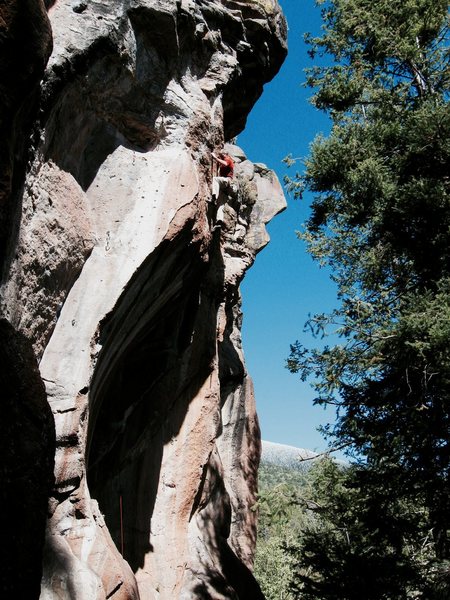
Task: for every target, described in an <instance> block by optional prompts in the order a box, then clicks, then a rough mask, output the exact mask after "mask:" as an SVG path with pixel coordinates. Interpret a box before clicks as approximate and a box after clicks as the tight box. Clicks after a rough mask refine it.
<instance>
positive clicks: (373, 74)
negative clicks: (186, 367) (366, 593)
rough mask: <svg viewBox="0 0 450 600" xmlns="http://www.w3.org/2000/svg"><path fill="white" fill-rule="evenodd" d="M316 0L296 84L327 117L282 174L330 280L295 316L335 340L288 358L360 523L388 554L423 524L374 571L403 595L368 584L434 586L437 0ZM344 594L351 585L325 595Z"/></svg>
mask: <svg viewBox="0 0 450 600" xmlns="http://www.w3.org/2000/svg"><path fill="white" fill-rule="evenodd" d="M321 4H322V14H323V21H324V26H323V35H322V36H320V37H317V38H312V37H310V38H309V42H310V44H311V51H310V53H311V56H312V57H315V56H317V55H326V56H328V57H332V58H333V61H334V62H333V64H331V65H329V66H319V67H315V68H314V69H312V70H311V71H310V72H309V77H308V83H309V85H311V86H312V87H314V88H316V93H315V96H314V98H313V102H314V104H315V105H316V106H317V107H318V108H319V109H322V110H325V111H327V112H328V113H329V114H330V116H331V118H332V120H333V127H332V131H331V134H330V136H329V137H328V138H323V137H318V138H317V139H316V140H315V141H314V142H313V144H312V146H311V154H310V156H309V157H308V159H307V160H306V168H305V173H304V175H303V176H302V177H297V178H294V179H293V180H291V181H290V182H288V186H289V189H290V190H291V191H293V193H294V194H296V195H297V196H301V195H302V192H303V190H305V189H307V190H310V191H312V192H313V193H314V194H315V198H314V201H313V204H312V214H311V217H310V219H309V221H308V222H307V224H306V226H305V229H304V231H303V232H302V234H301V236H302V237H303V238H304V239H305V240H306V241H307V243H308V247H309V251H310V252H311V254H312V255H313V257H315V258H316V259H317V260H318V261H319V262H320V263H321V264H324V265H329V266H330V267H331V268H332V270H333V279H334V280H335V281H336V283H337V286H338V291H339V301H340V305H339V307H338V308H337V309H336V310H335V311H334V312H333V313H332V314H328V315H324V314H322V315H315V316H314V317H313V318H311V319H310V321H309V327H311V328H312V330H313V332H314V333H315V334H316V335H322V334H323V333H325V332H326V331H328V330H329V329H330V328H332V329H333V330H334V331H335V332H337V334H338V335H340V336H341V338H342V343H340V344H337V345H334V346H325V348H322V349H313V350H308V349H306V348H304V347H303V346H302V345H301V344H300V343H298V342H297V343H295V344H293V345H292V347H291V355H290V357H289V359H288V368H289V369H290V370H291V371H293V372H298V373H300V375H301V377H302V378H303V379H306V378H307V377H311V376H314V377H315V379H316V383H315V386H316V389H317V393H318V395H317V399H316V402H318V403H320V404H333V405H337V407H338V419H337V422H336V424H335V425H334V426H333V427H329V428H328V429H327V431H326V433H327V435H328V436H330V437H331V438H333V439H334V441H335V443H337V444H338V445H346V446H347V449H348V453H349V454H350V455H352V456H353V457H354V458H355V460H356V461H357V462H359V463H360V466H359V471H358V475H357V479H356V480H358V481H360V482H361V485H360V487H358V486H355V481H356V480H354V481H352V483H351V485H350V483H349V489H352V490H355V489H359V491H360V496H359V500H361V502H360V503H359V504H358V503H356V504H357V505H358V506H360V509H361V511H362V512H361V519H362V521H363V522H364V519H365V518H366V517H367V511H369V512H373V511H372V508H373V507H372V508H371V498H372V499H373V502H375V498H377V497H379V496H380V494H381V495H382V497H383V498H385V502H384V503H381V505H380V506H378V509H377V510H378V522H377V520H376V519H375V520H374V521H373V522H372V526H373V527H381V525H380V523H381V521H382V520H383V519H384V520H385V522H388V523H389V531H387V530H386V531H385V534H386V536H388V537H389V536H394V537H395V536H396V535H397V536H398V538H399V540H400V541H401V543H400V542H399V543H398V545H397V550H398V555H397V558H400V556H403V554H404V548H405V544H406V537H405V536H406V530H407V536H408V544H411V543H412V542H411V540H414V539H415V544H416V554H417V553H418V552H419V549H420V545H421V544H423V540H424V536H426V535H427V533H426V532H427V531H429V532H431V537H432V540H433V554H432V555H430V557H429V560H427V561H422V562H421V563H420V565H419V564H418V563H417V561H415V560H412V559H411V560H410V564H409V567H411V568H409V567H408V569H409V570H408V569H406V568H405V569H403V566H402V568H401V569H400V566H399V568H398V569H397V571H396V570H395V569H394V571H393V572H391V573H390V574H389V577H390V581H391V583H392V584H393V583H394V582H395V580H397V581H402V582H403V584H402V585H403V591H402V593H403V594H406V595H400V593H399V592H398V591H397V592H395V593H397V595H395V593H394V592H392V591H390V592H383V591H382V590H380V591H379V593H378V595H376V594H375V595H374V596H373V598H392V599H393V600H397V599H398V598H403V597H405V598H409V597H411V598H413V597H414V598H420V597H422V598H424V599H425V598H434V597H439V596H438V595H435V596H433V594H438V592H437V591H436V590H437V589H438V587H439V585H441V584H439V585H438V583H435V584H433V585H434V588H433V585H431V583H430V582H431V581H437V580H438V579H439V581H440V580H441V579H442V578H444V579H445V578H446V577H447V575H446V574H447V571H446V564H447V561H449V560H450V539H449V532H450V194H449V176H450V169H449V167H450V110H449V105H448V93H449V83H450V69H449V63H450V52H449V48H448V24H449V23H448V15H447V2H443V1H442V0H402V1H400V0H378V1H377V2H373V1H370V0H332V1H330V2H326V3H323V2H321ZM362 482H364V484H362ZM350 495H354V494H353V492H352V494H350ZM413 506H420V509H421V510H420V511H419V513H420V515H421V516H420V518H418V516H417V514H416V511H411V507H413ZM393 507H396V510H397V511H399V510H400V509H401V510H402V511H403V512H405V511H406V512H408V510H409V514H408V515H407V516H408V518H407V519H406V521H405V520H402V519H399V520H398V521H396V519H389V518H388V515H389V514H390V511H392V510H393ZM408 507H409V508H408ZM405 522H407V523H408V527H406V526H405V525H404V523H405ZM402 523H403V525H402ZM402 526H405V532H402V530H401V527H402ZM414 527H415V529H414ZM411 528H412V529H411ZM414 531H415V533H414ZM367 534H368V530H365V534H364V535H367ZM402 536H403V537H402ZM386 539H387V538H386ZM383 547H384V546H383V544H381V545H380V548H379V550H380V551H384V550H383ZM318 552H319V551H318ZM320 552H322V553H324V552H325V549H324V548H322V549H321V550H320ZM413 555H414V552H412V553H409V554H408V553H406V556H407V557H408V556H410V557H411V556H413ZM402 560H403V559H402ZM408 560H409V559H408ZM403 562H404V561H403ZM394 563H395V561H394ZM398 564H399V565H400V564H403V563H402V561H400V562H399V563H398ZM341 565H342V557H341ZM402 569H403V570H402ZM400 571H402V574H400ZM419 571H420V573H419ZM405 573H409V575H408V576H406V575H404V574H405ZM408 581H409V583H407V582H408ZM412 582H414V584H413V583H412ZM426 582H427V583H426ZM411 586H412V587H411ZM414 586H415V587H414ZM430 586H431V587H430ZM392 589H393V588H392ZM433 589H434V590H435V591H433ZM449 589H450V588H449ZM408 590H412V591H408ZM322 591H323V590H322ZM317 593H318V595H317V596H316V597H317V598H338V597H339V596H332V595H326V593H325V592H323V595H320V593H319V592H317ZM447 593H449V592H447ZM383 594H384V595H383ZM389 594H391V595H389ZM392 594H394V595H392ZM408 594H410V595H408ZM347 597H348V598H353V597H354V596H350V595H349V596H346V595H342V596H341V597H340V598H342V600H344V599H345V598H347ZM371 597H372V596H371Z"/></svg>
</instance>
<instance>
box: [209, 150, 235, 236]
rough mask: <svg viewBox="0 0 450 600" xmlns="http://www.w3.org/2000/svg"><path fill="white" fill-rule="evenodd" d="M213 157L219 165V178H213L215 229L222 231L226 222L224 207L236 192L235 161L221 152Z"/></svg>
mask: <svg viewBox="0 0 450 600" xmlns="http://www.w3.org/2000/svg"><path fill="white" fill-rule="evenodd" d="M211 155H212V157H213V159H214V160H215V161H216V162H217V164H218V165H219V173H218V176H217V177H213V189H212V196H213V199H214V200H215V202H216V206H217V214H216V221H215V225H214V228H213V229H220V228H221V227H222V225H223V222H224V205H225V203H226V201H227V198H228V197H229V196H230V195H233V193H234V192H235V189H234V185H233V177H234V160H233V159H232V158H231V156H230V155H229V154H226V153H225V152H219V154H218V156H217V155H216V154H214V152H212V153H211Z"/></svg>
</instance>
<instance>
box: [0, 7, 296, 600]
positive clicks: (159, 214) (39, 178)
mask: <svg viewBox="0 0 450 600" xmlns="http://www.w3.org/2000/svg"><path fill="white" fill-rule="evenodd" d="M50 4H52V6H51V7H49V18H50V23H51V29H52V34H53V47H54V48H53V53H52V55H51V56H50V59H49V61H48V64H47V67H46V71H45V74H44V77H43V80H42V83H41V85H40V86H36V81H37V80H38V79H39V68H40V67H39V65H40V63H39V61H38V63H39V64H38V65H37V67H36V66H35V65H31V63H30V72H31V71H32V72H33V73H37V75H35V76H34V78H33V77H32V78H31V79H30V81H28V82H27V83H26V85H27V86H28V88H27V89H28V91H29V92H30V94H31V92H32V94H31V96H30V99H29V100H28V101H27V102H28V103H27V110H26V115H27V118H26V119H25V118H19V117H14V119H15V121H14V122H15V125H14V127H12V128H11V130H10V131H9V133H8V135H9V137H8V144H9V146H8V147H9V148H10V150H9V154H8V157H7V160H6V159H4V160H2V162H1V163H0V167H1V169H2V175H3V179H2V181H6V182H7V185H5V186H4V190H5V201H4V202H3V204H2V216H3V218H2V221H1V224H6V225H5V226H4V231H5V233H3V231H2V232H1V233H2V240H1V241H2V248H3V250H4V251H3V253H2V255H1V260H2V267H3V277H2V291H1V295H2V296H1V302H2V314H3V317H4V323H5V328H6V329H7V332H8V335H9V336H10V338H14V339H15V337H17V338H20V343H21V344H22V345H25V346H26V345H27V344H28V345H30V344H31V345H32V347H33V350H34V355H35V357H36V358H37V360H38V361H39V371H40V377H39V374H38V373H37V370H36V368H35V367H34V358H33V356H32V355H31V356H29V354H30V352H31V350H30V348H27V349H26V350H24V351H23V352H24V355H25V354H27V352H28V354H27V357H28V358H27V361H25V363H24V365H22V366H23V369H25V371H26V373H29V375H28V377H29V378H30V381H31V379H33V377H34V379H33V381H34V380H36V378H37V381H35V383H34V386H35V389H36V390H37V387H36V386H38V387H39V385H41V380H42V381H43V382H44V384H45V390H46V395H47V399H48V403H49V404H50V407H51V410H52V413H53V416H54V422H55V429H56V447H55V448H54V453H53V444H54V442H53V438H52V424H51V423H49V422H48V419H47V421H46V420H45V417H44V416H43V415H45V414H46V412H45V411H46V408H45V407H46V406H47V404H46V402H45V394H44V392H43V388H42V391H40V392H39V394H37V392H36V394H37V396H36V395H33V394H31V396H32V399H31V400H34V405H33V403H32V401H31V400H30V399H29V398H28V397H29V396H30V393H28V397H27V393H25V391H23V390H22V391H21V389H18V387H19V388H20V386H18V384H17V382H16V379H14V376H13V375H14V370H15V369H16V367H15V366H14V365H15V361H14V360H13V356H14V354H15V352H16V350H15V348H16V347H17V346H14V344H13V343H12V342H11V344H10V346H5V352H6V354H7V356H8V360H9V362H10V363H11V364H12V367H10V368H9V371H8V372H6V371H5V370H4V369H3V366H4V364H6V363H4V364H2V370H3V374H2V379H5V380H6V381H7V382H9V383H10V387H11V389H13V390H15V392H14V393H15V394H16V396H17V398H16V399H15V400H14V399H13V400H11V402H10V404H14V402H16V404H18V405H19V406H21V407H22V408H23V410H26V411H29V410H30V406H31V407H32V410H34V413H33V414H35V418H36V416H39V415H40V420H38V425H39V427H40V428H41V429H40V431H42V435H41V442H40V443H39V444H35V446H33V448H34V447H36V448H40V451H41V454H39V453H36V462H37V467H38V468H37V469H36V476H35V479H36V480H37V481H41V482H44V483H43V484H42V486H41V488H42V489H40V490H39V491H38V492H37V496H36V502H38V500H39V502H41V504H42V498H46V495H48V494H47V489H48V481H50V482H51V478H50V477H49V476H48V470H49V465H50V467H51V466H52V464H53V459H54V465H55V468H54V484H53V483H52V482H51V483H52V489H51V491H50V494H49V495H50V499H49V505H48V506H49V518H48V522H47V534H46V541H45V547H44V562H43V565H44V566H43V578H42V585H41V592H40V597H41V598H42V599H46V600H50V599H51V600H53V599H57V598H58V599H71V600H75V599H76V600H94V599H106V598H114V599H123V600H125V599H138V598H140V599H141V600H147V599H149V600H150V599H161V600H163V599H164V600H176V599H189V598H214V599H215V600H219V599H220V598H224V599H225V598H226V599H231V598H241V599H246V600H247V599H248V600H250V599H252V598H262V595H261V592H260V590H259V586H258V585H257V583H256V581H255V580H254V578H253V576H252V575H251V567H252V555H253V547H254V541H255V514H254V512H253V511H252V510H251V507H252V505H253V504H254V501H255V493H256V472H257V466H258V462H259V454H260V438H259V429H258V423H257V417H256V413H255V406H254V399H253V391H252V384H251V380H250V378H249V376H248V375H247V372H246V369H245V363H244V358H243V353H242V347H241V338H240V322H241V313H240V295H239V284H240V282H241V280H242V277H243V276H244V273H245V271H246V269H247V268H248V267H249V266H250V265H251V264H252V262H253V260H254V258H255V255H256V253H257V252H258V251H259V250H260V249H261V248H262V247H264V245H265V244H266V243H267V241H268V236H267V233H266V230H265V224H266V223H267V222H268V221H269V220H270V219H271V218H272V217H273V216H274V215H275V214H276V213H277V212H279V211H280V210H282V209H283V208H284V198H283V194H282V190H281V188H280V186H279V183H278V181H277V180H276V177H275V176H274V174H273V173H272V172H271V171H270V170H268V169H267V168H266V167H264V166H263V165H254V164H252V163H251V162H250V161H248V160H247V159H246V157H245V155H244V154H243V152H242V151H241V150H240V149H239V148H238V147H236V146H233V145H228V146H227V150H228V151H229V152H230V153H231V154H232V155H233V156H234V157H235V159H236V177H235V183H234V187H233V189H230V190H228V191H226V192H225V191H223V190H222V191H220V193H219V198H215V197H213V195H212V188H213V181H212V175H213V172H212V164H211V151H213V150H217V149H218V148H220V147H221V146H222V145H223V143H224V142H225V141H227V140H231V139H232V138H233V137H234V136H235V135H236V134H237V133H239V131H241V130H242V128H243V127H244V125H245V120H246V116H247V114H248V112H249V110H250V109H251V107H252V106H253V104H254V102H255V100H256V99H257V98H258V97H259V95H260V93H261V91H262V86H263V84H264V83H265V82H266V81H268V80H269V79H270V78H272V77H273V76H274V75H275V74H276V72H277V70H278V68H279V66H280V64H281V62H282V60H283V58H284V56H285V52H286V46H285V34H286V31H285V23H284V19H283V17H282V15H281V13H280V10H279V7H278V5H277V3H276V0H246V1H244V0H241V1H237V0H222V1H219V0H196V1H193V0H176V1H175V0H110V1H108V2H106V1H105V0H91V1H90V2H83V1H82V0H81V1H78V0H75V1H74V0H71V1H69V0H56V2H53V3H50ZM11 5H14V2H13V1H12V0H11ZM39 15H41V16H42V23H41V24H40V22H39V21H37V20H36V19H35V20H34V22H33V23H34V25H33V26H34V27H35V29H36V31H39V28H41V30H42V31H46V32H48V24H47V22H46V19H45V14H44V13H43V11H41V12H39ZM13 33H14V32H13ZM11 37H12V39H13V38H14V35H13V34H12V36H11ZM38 38H39V36H38ZM40 39H41V41H42V43H43V46H42V47H41V48H42V51H41V53H40V55H39V56H44V57H46V54H45V53H46V52H47V54H48V50H46V48H47V49H48V48H49V43H48V42H47V41H46V38H45V39H44V38H43V37H41V38H40ZM41 62H42V61H41ZM44 62H45V61H44ZM31 67H33V69H31ZM12 76H13V70H12V71H11V77H12ZM12 79H14V78H13V77H12ZM24 85H25V84H24ZM13 91H14V90H13ZM7 92H8V90H6V91H5V94H7ZM2 93H3V92H2ZM14 93H15V92H14ZM21 102H22V104H23V102H24V101H23V99H21ZM10 104H11V110H12V111H13V109H14V110H16V111H18V114H19V116H20V115H21V114H22V108H21V104H20V103H19V102H17V101H16V100H15V99H14V98H13V99H12V100H11V102H10ZM11 119H12V117H11ZM11 119H10V120H11ZM30 132H31V133H30ZM20 134H21V135H22V137H20ZM24 140H27V141H26V142H24ZM0 158H1V157H0ZM3 158H4V157H3ZM27 160H28V166H27V169H26V173H25V169H24V167H25V164H26V161H27ZM8 169H9V171H8ZM11 173H12V174H13V175H11ZM220 204H223V205H224V215H225V217H224V224H223V226H222V227H221V228H219V227H214V224H215V219H216V213H217V208H218V206H219V205H220ZM6 321H7V322H6ZM5 335H6V334H5ZM5 339H6V338H5ZM17 343H19V342H17ZM21 347H22V346H21ZM22 387H26V389H27V390H28V392H29V389H30V388H29V387H28V386H22ZM39 389H40V388H39ZM37 397H39V402H38V400H37ZM11 398H13V395H11ZM39 403H40V404H39ZM42 403H43V404H42ZM38 404H39V406H41V408H39V406H38ZM44 405H45V406H44ZM16 412H17V407H16ZM19 412H20V411H19ZM10 413H11V414H9V416H8V418H10V419H11V420H12V421H15V422H17V420H18V417H17V415H15V414H14V411H13V410H12V411H10ZM19 422H20V423H21V421H20V419H19ZM33 426H34V427H35V428H36V421H34V425H33ZM28 427H29V425H28V424H27V422H26V421H25V420H23V428H22V429H23V436H24V438H25V437H26V436H27V435H28V433H27V432H28ZM16 430H17V427H16ZM16 430H14V428H10V431H9V434H10V435H13V436H17V435H19V433H18V431H16ZM38 430H39V428H38ZM45 440H48V442H46V443H44V441H45ZM22 456H23V458H22V460H24V461H26V460H29V452H28V454H27V452H26V451H23V452H22ZM27 457H28V458H27ZM12 460H14V457H13V458H11V461H12ZM40 470H41V471H43V473H44V474H40ZM5 472H6V473H7V477H8V478H9V480H10V479H11V476H10V475H9V471H8V470H6V471H5ZM7 483H8V481H7ZM7 489H8V488H7ZM41 504H40V505H41ZM37 518H38V515H37ZM35 555H36V561H37V563H39V562H40V561H39V551H38V550H36V552H35ZM13 561H14V557H13ZM11 573H13V571H11ZM11 577H12V575H10V579H9V582H8V581H6V580H5V581H6V583H5V582H3V585H4V586H6V585H9V586H10V588H8V589H9V590H10V592H9V593H10V597H17V598H19V597H24V598H25V597H26V598H33V597H38V596H35V595H33V594H34V592H31V591H29V592H27V595H23V596H20V594H21V593H22V592H18V593H16V595H15V596H14V593H13V590H14V584H13V583H11ZM7 579H8V578H7ZM5 589H6V587H5ZM30 590H31V588H30Z"/></svg>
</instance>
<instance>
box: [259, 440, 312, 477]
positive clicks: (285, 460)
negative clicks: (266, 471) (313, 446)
mask: <svg viewBox="0 0 450 600" xmlns="http://www.w3.org/2000/svg"><path fill="white" fill-rule="evenodd" d="M317 456H319V455H318V454H317V452H313V451H312V450H306V449H305V448H296V447H295V446H287V445H286V444H277V443H275V442H266V441H264V440H263V441H262V454H261V464H265V465H275V466H278V467H285V468H288V469H296V470H297V469H298V470H302V469H304V468H307V467H309V466H311V464H312V463H314V460H311V459H314V458H315V457H317ZM305 459H307V460H306V461H305Z"/></svg>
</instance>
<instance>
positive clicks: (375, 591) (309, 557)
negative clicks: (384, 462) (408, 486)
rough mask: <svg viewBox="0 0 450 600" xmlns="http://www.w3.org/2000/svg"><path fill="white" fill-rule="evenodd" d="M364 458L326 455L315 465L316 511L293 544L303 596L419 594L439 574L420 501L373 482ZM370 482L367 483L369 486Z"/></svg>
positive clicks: (298, 591) (297, 592)
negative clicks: (353, 462)
mask: <svg viewBox="0 0 450 600" xmlns="http://www.w3.org/2000/svg"><path fill="white" fill-rule="evenodd" d="M371 478H372V473H371V472H370V469H368V468H367V467H365V466H352V467H350V468H347V469H342V468H339V467H338V466H337V465H336V464H335V463H333V462H332V461H330V460H323V461H321V463H320V464H318V465H316V466H315V467H314V469H313V470H312V472H311V482H310V483H311V487H310V492H311V497H310V507H311V510H312V512H313V515H314V518H312V519H310V520H309V522H308V523H307V524H305V527H304V528H303V530H302V532H301V536H300V537H299V540H298V542H297V544H296V545H295V546H294V547H292V548H291V552H290V555H291V557H295V558H296V565H295V567H294V569H295V575H294V577H293V585H292V586H291V587H292V589H293V593H294V597H296V598H302V600H315V599H317V598H326V599H330V600H331V599H333V600H360V599H361V598H364V600H372V599H373V600H378V599H381V598H383V599H386V600H403V599H409V598H419V597H423V596H421V595H420V594H421V591H420V590H421V589H422V590H426V593H427V595H426V596H425V597H427V598H431V597H435V596H431V595H428V594H429V592H430V589H431V586H430V583H431V582H433V581H435V580H438V579H439V575H440V574H439V573H438V571H437V569H436V568H435V563H434V561H433V553H432V540H431V537H432V536H431V533H430V531H429V530H427V519H426V514H425V512H424V509H423V507H422V506H421V505H420V503H414V502H409V503H408V502H406V501H405V500H403V499H399V498H396V497H394V498H392V497H391V496H390V495H389V494H387V493H386V488H385V487H384V486H382V485H381V486H372V485H370V480H371ZM365 490H367V491H365Z"/></svg>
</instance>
